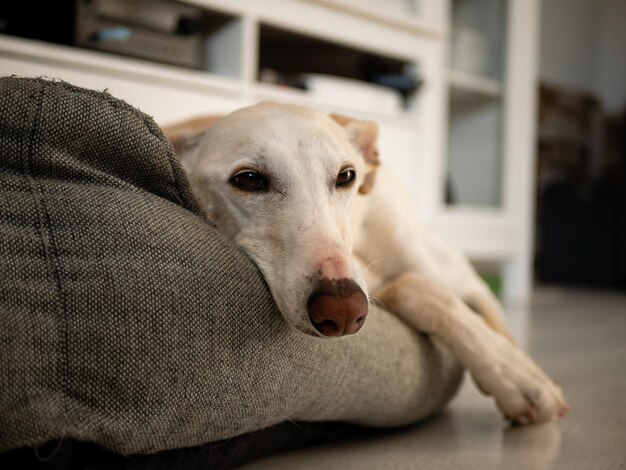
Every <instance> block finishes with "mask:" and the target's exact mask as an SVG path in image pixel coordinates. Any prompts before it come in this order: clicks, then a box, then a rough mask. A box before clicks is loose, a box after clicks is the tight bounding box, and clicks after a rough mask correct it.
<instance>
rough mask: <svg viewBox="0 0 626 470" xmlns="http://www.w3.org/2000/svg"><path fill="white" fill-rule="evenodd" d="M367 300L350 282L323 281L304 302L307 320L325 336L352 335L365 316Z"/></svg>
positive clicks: (363, 321)
mask: <svg viewBox="0 0 626 470" xmlns="http://www.w3.org/2000/svg"><path fill="white" fill-rule="evenodd" d="M367 307H368V304H367V297H366V296H365V294H364V293H363V291H362V290H361V288H360V287H359V286H358V284H357V283H356V282H354V281H353V280H352V279H337V280H329V279H322V280H320V281H319V282H318V284H317V285H316V286H315V289H313V292H312V294H311V295H310V296H309V300H308V301H307V311H308V313H309V319H310V320H311V323H312V324H313V326H314V327H315V329H316V330H317V331H319V332H320V333H321V334H322V335H324V336H345V335H352V334H354V333H356V332H357V331H359V330H360V329H361V327H362V326H363V323H365V317H366V316H367Z"/></svg>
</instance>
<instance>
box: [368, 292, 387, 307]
mask: <svg viewBox="0 0 626 470" xmlns="http://www.w3.org/2000/svg"><path fill="white" fill-rule="evenodd" d="M367 302H368V303H369V304H371V305H373V306H374V307H379V308H385V305H384V304H383V303H382V302H381V301H380V299H377V298H376V297H373V296H371V295H370V296H368V298H367Z"/></svg>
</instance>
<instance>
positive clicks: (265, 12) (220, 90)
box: [0, 0, 538, 298]
mask: <svg viewBox="0 0 626 470" xmlns="http://www.w3.org/2000/svg"><path fill="white" fill-rule="evenodd" d="M184 1H185V3H189V4H191V5H194V6H200V7H202V8H203V9H205V10H206V12H207V14H208V15H212V14H214V15H215V16H216V18H218V19H219V24H220V25H221V26H220V27H219V28H217V29H216V30H215V31H212V33H211V34H210V36H209V37H208V38H207V50H208V54H209V56H210V60H208V61H207V68H208V70H206V71H199V70H191V69H185V68H180V67H176V66H170V65H164V64H158V63H154V62H148V61H145V60H140V59H134V58H129V57H122V56H118V55H113V54H110V53H105V52H99V51H95V50H90V49H81V48H75V47H70V46H62V45H58V44H51V43H45V42H41V41H35V40H30V39H23V38H17V37H10V36H2V35H0V73H1V74H2V75H10V74H15V75H21V76H42V75H45V76H49V77H54V78H59V79H62V80H66V81H68V82H71V83H74V84H76V85H79V86H84V87H87V88H93V89H99V90H104V89H107V90H109V92H110V93H111V94H113V95H114V96H117V97H119V98H122V99H124V100H126V101H128V102H129V103H131V104H133V105H134V106H137V107H138V108H140V109H142V110H143V111H144V112H146V113H148V114H149V115H152V116H153V117H154V118H155V120H156V121H157V122H158V123H160V124H168V123H171V122H175V121H177V120H180V119H183V118H187V117H192V116H198V115H202V114H208V113H217V112H229V111H232V110H234V109H237V108H239V107H241V106H245V105H248V104H252V103H255V102H257V101H261V100H266V99H271V100H279V101H286V102H295V103H300V104H304V105H309V106H314V107H317V108H319V109H322V110H325V111H329V112H330V111H334V112H340V113H343V114H349V115H353V116H354V117H357V118H362V119H371V120H374V121H376V122H378V123H379V126H380V128H381V154H382V158H383V159H384V161H385V162H386V164H388V165H389V166H391V167H392V168H393V169H394V170H396V172H397V173H398V174H399V175H400V176H401V177H402V178H403V179H404V181H405V183H406V184H407V185H408V187H409V188H410V191H411V194H412V195H413V197H414V200H415V202H416V205H417V207H418V211H419V213H420V214H421V216H422V217H423V218H424V220H425V221H426V223H428V224H429V225H431V226H433V227H434V228H435V230H437V231H439V232H441V233H442V234H443V236H444V237H446V238H448V239H449V240H450V241H451V242H452V243H454V244H457V245H458V246H459V247H461V248H462V249H463V250H465V251H466V252H467V253H469V255H470V256H471V257H472V258H473V259H475V260H477V261H489V262H493V263H497V264H501V265H502V266H504V267H505V273H506V281H505V282H506V286H507V291H508V293H509V294H510V297H511V298H513V297H515V298H523V297H525V296H526V295H527V293H528V287H529V284H528V276H529V271H528V269H529V266H528V263H529V260H530V220H531V219H530V216H531V213H530V206H529V202H530V188H531V175H532V172H531V168H532V167H531V155H532V142H533V131H534V129H533V127H532V122H533V119H532V118H533V113H534V106H533V104H531V103H532V102H533V97H534V90H533V78H534V75H533V73H534V61H535V52H534V49H533V48H534V43H532V40H533V39H532V38H534V36H533V35H532V32H533V31H534V30H535V29H536V18H535V15H536V11H537V6H536V5H537V1H538V0H508V2H507V4H508V6H507V11H508V17H509V21H508V26H507V40H506V55H505V56H506V57H507V60H506V70H507V73H506V76H505V77H497V76H480V75H477V74H472V73H467V72H463V71H459V70H450V68H449V65H448V59H447V57H448V49H449V39H450V34H449V31H450V30H451V26H450V24H451V22H450V12H451V11H453V10H454V8H455V4H456V3H457V1H455V2H449V1H447V0H393V1H391V2H388V1H385V0H367V1H361V0H184ZM489 1H491V0H489ZM503 1H505V0H503ZM458 2H464V3H468V4H469V3H472V2H478V3H479V4H484V3H485V2H488V0H458ZM479 6H480V7H484V5H479ZM468 11H470V13H471V9H470V10H468ZM513 16H515V18H516V21H515V22H512V21H511V18H512V17H513ZM529 32H530V34H529ZM528 38H530V42H529V39H528ZM283 44H285V45H287V46H288V45H290V44H291V45H293V44H298V48H307V51H309V52H307V54H304V53H302V54H297V52H298V51H299V50H304V49H295V52H294V49H293V48H292V49H291V50H290V49H289V48H287V49H284V50H283V51H282V52H281V48H282V46H283ZM318 46H319V47H321V46H324V47H326V48H327V49H325V51H326V52H325V53H326V54H329V56H328V58H327V59H326V62H329V63H333V57H332V56H333V54H341V57H339V56H337V57H335V59H336V60H335V61H334V62H337V63H339V64H340V65H341V64H342V63H347V62H350V60H352V59H355V58H358V57H361V58H362V57H373V58H376V59H377V60H383V61H387V62H388V63H391V64H407V65H409V66H416V67H417V69H418V70H419V73H420V75H421V77H422V78H423V80H424V86H423V87H422V89H421V90H420V91H419V93H418V94H417V96H416V97H415V98H413V99H411V100H409V102H408V105H407V106H406V107H405V108H404V109H399V110H398V111H395V112H394V111H381V110H377V109H371V107H367V106H361V105H360V104H359V103H355V102H354V100H351V101H349V100H341V99H337V100H334V101H333V102H329V101H328V100H323V99H318V98H316V97H315V96H312V95H310V94H309V93H307V92H305V91H303V90H298V89H292V88H285V87H281V86H276V85H271V84H268V83H262V82H260V81H259V77H260V74H261V68H262V67H264V66H265V65H267V64H275V63H277V62H278V63H280V61H281V60H283V62H284V57H281V53H282V54H283V55H286V57H287V59H288V60H289V61H291V59H295V58H298V59H299V61H300V62H297V61H295V60H294V61H293V62H294V63H296V62H297V63H298V64H299V65H300V66H301V67H302V68H306V67H309V66H311V64H312V63H313V62H312V61H309V62H308V63H307V62H306V59H307V57H308V56H311V57H312V53H311V52H310V51H314V50H315V48H316V47H318ZM297 56H304V59H303V58H302V57H297ZM302 60H304V62H302ZM342 61H343V62H342ZM322 62H323V61H322ZM334 66H336V64H335V65H334ZM394 66H395V65H394ZM313 68H315V67H313ZM301 71H302V72H310V71H313V72H320V70H301ZM322 72H323V71H322ZM509 90H515V93H509ZM449 99H450V100H452V101H454V102H455V103H457V104H459V103H460V104H461V105H462V106H465V107H467V108H470V109H471V108H472V107H474V108H476V107H479V108H480V107H484V106H489V103H490V102H492V103H504V102H506V105H505V106H502V107H501V113H502V114H501V118H502V119H501V121H502V123H503V124H502V129H501V131H500V132H499V133H497V134H496V133H494V134H493V135H492V136H486V135H482V136H481V135H476V138H477V139H482V138H487V137H488V138H493V139H500V141H501V145H502V155H504V156H503V158H502V159H501V162H502V165H501V167H500V168H501V174H502V178H501V183H500V184H499V186H500V187H501V188H505V189H503V190H502V193H501V195H500V196H501V202H502V204H501V205H500V206H497V207H494V206H489V205H487V206H484V207H483V206H472V207H465V206H463V205H459V206H450V205H448V204H446V202H445V198H444V194H445V175H446V173H447V168H448V165H447V161H448V160H447V157H446V155H447V148H448V143H449V142H450V140H449V139H448V136H449V131H450V130H451V129H453V127H454V125H453V121H454V120H455V119H456V118H457V117H458V115H455V113H450V112H449V107H448V104H449V101H448V100H449ZM485 103H487V104H485ZM449 117H450V120H449V119H448V118H449ZM512 129H515V130H516V131H515V133H513V132H512V131H511V130H512ZM522 200H527V201H528V203H523V202H521V201H522Z"/></svg>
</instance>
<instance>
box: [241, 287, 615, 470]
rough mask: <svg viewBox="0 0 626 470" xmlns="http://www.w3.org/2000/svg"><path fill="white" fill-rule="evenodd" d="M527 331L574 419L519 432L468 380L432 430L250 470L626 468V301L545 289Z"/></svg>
mask: <svg viewBox="0 0 626 470" xmlns="http://www.w3.org/2000/svg"><path fill="white" fill-rule="evenodd" d="M525 326H526V327H524V325H517V329H518V332H517V333H518V334H519V335H520V336H521V337H522V338H523V337H527V338H528V344H527V349H528V350H529V351H530V354H531V355H532V357H534V358H535V359H536V360H537V362H538V363H539V364H541V365H542V366H543V367H544V369H545V370H547V371H548V372H549V373H550V375H551V376H552V377H553V378H554V379H555V380H556V381H557V382H559V383H560V384H561V385H562V387H563V389H564V391H565V395H566V398H567V400H568V401H569V403H570V404H571V405H572V411H571V412H570V414H569V415H568V416H567V417H566V418H564V419H562V420H560V421H558V422H554V423H550V424H545V425H540V426H528V427H516V428H509V427H508V426H507V425H505V423H503V421H502V420H501V418H500V417H499V415H498V413H497V412H496V410H495V408H494V406H493V404H492V402H491V400H490V399H487V398H485V397H483V396H482V395H480V394H479V393H478V392H477V391H476V389H475V387H474V385H473V384H472V383H471V381H470V380H466V382H465V384H464V386H463V388H462V390H461V392H460V394H459V395H458V396H457V397H456V398H455V400H454V401H453V402H452V404H451V406H450V407H449V408H448V410H447V411H446V412H445V413H444V414H442V415H440V416H437V417H435V418H432V419H430V420H428V421H427V422H424V423H421V424H418V425H416V426H413V427H410V428H408V429H404V430H398V431H393V432H386V433H380V434H376V435H374V436H368V437H367V438H361V439H353V440H344V441H341V442H338V443H333V444H329V445H323V446H317V447H309V448H305V449H299V450H296V451H292V452H290V453H286V454H281V455H275V456H272V457H269V458H266V459H263V460H261V461H258V462H256V463H254V464H251V465H249V466H247V467H246V469H247V470H261V469H264V470H266V469H272V470H274V469H276V470H279V469H304V470H313V469H355V470H356V469H363V470H367V469H381V470H385V469H394V470H396V469H397V470H400V469H421V468H424V469H441V470H447V469H500V468H502V469H529V470H540V469H567V470H578V469H581V470H583V469H584V470H613V469H626V295H624V294H616V293H607V292H581V291H564V290H558V289H550V290H545V289H544V290H540V291H538V294H537V295H536V298H535V301H534V302H533V307H532V312H531V315H530V317H529V322H528V324H527V325H525Z"/></svg>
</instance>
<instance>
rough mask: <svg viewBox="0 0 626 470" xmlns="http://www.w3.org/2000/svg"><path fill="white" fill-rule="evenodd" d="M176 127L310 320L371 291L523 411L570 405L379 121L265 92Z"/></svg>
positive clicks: (350, 327)
mask: <svg viewBox="0 0 626 470" xmlns="http://www.w3.org/2000/svg"><path fill="white" fill-rule="evenodd" d="M207 128H210V129H209V130H208V132H206V134H205V135H204V137H202V138H201V139H200V140H199V141H198V139H197V136H198V135H199V133H203V131H204V130H206V129H207ZM165 133H166V135H168V137H169V138H170V140H171V141H172V143H173V144H174V146H175V148H177V151H178V152H179V155H181V157H182V160H183V163H184V166H185V168H186V170H187V172H188V175H189V179H190V181H191V185H192V188H193V189H194V192H195V194H196V196H197V198H198V200H199V202H200V204H201V206H202V207H203V208H204V210H205V211H206V213H207V214H208V217H209V218H210V219H211V220H212V221H213V222H214V223H215V225H216V227H217V228H218V230H219V231H220V232H221V233H223V234H224V235H225V236H227V237H229V238H230V239H232V240H233V241H234V242H235V243H236V244H237V245H238V246H240V247H241V248H242V249H243V250H244V251H245V252H246V253H247V254H248V256H249V257H250V258H251V259H252V260H253V261H254V262H255V263H256V264H257V266H258V267H259V269H260V270H261V272H262V273H263V275H264V277H265V279H266V281H267V283H268V285H269V287H270V289H271V291H272V294H273V297H274V299H275V301H276V304H277V305H278V307H279V309H280V311H281V312H282V314H283V316H284V317H285V320H286V321H287V322H288V323H289V324H290V325H292V326H293V327H294V328H295V329H296V330H298V331H300V332H303V333H305V334H308V335H314V336H318V337H334V336H344V335H350V334H353V333H356V332H357V331H358V330H359V329H360V328H361V326H362V325H363V323H364V321H365V318H366V316H367V312H368V292H371V293H373V298H375V299H377V300H380V301H381V302H382V303H383V304H384V306H385V307H386V308H387V309H388V310H390V311H392V312H394V313H395V314H397V315H399V316H401V317H402V318H403V319H404V320H405V321H406V322H407V323H409V324H410V325H412V326H413V327H414V328H415V329H417V330H418V331H422V332H425V333H428V334H430V335H432V336H433V337H435V338H437V339H438V340H439V341H441V342H442V343H444V344H445V345H446V346H447V347H448V348H449V349H450V350H451V351H452V352H453V353H454V354H455V356H456V357H457V359H458V360H459V361H460V362H461V363H462V364H463V365H464V366H465V367H466V368H467V369H468V370H469V371H470V373H471V374H472V376H473V378H474V380H475V381H476V383H477V384H478V386H479V387H480V388H481V389H482V390H483V391H484V392H485V393H488V394H491V395H493V396H494V397H495V399H496V402H497V404H498V406H499V407H500V409H501V410H502V412H503V413H504V415H505V416H506V417H508V418H509V419H511V420H513V421H516V422H520V423H530V422H543V421H549V420H551V419H553V418H555V417H556V416H562V415H564V414H565V413H567V411H568V409H569V407H568V405H567V404H566V403H565V401H564V399H563V396H562V394H561V391H560V389H559V387H558V386H556V385H555V384H554V383H553V382H552V381H551V380H550V379H549V378H548V377H547V376H546V375H545V374H544V372H543V371H542V370H541V369H540V368H539V367H538V366H537V365H536V364H535V363H534V362H532V360H531V359H530V358H528V357H527V356H526V355H525V353H524V352H523V351H522V350H521V349H519V348H518V347H517V346H515V345H514V343H513V341H512V340H511V337H510V335H509V333H508V331H507V329H506V326H505V324H504V321H503V316H502V313H501V309H500V307H499V303H498V301H497V300H496V299H495V297H494V296H493V295H492V294H491V292H490V291H489V289H488V288H487V287H486V285H485V284H484V283H483V282H482V281H481V279H480V278H479V277H478V275H477V274H476V272H475V271H474V270H473V268H472V267H471V265H470V263H469V262H468V260H467V259H466V258H465V257H464V256H463V255H462V254H461V253H460V252H458V251H456V250H454V249H453V248H452V247H450V246H449V245H447V244H445V243H444V242H443V241H442V240H440V239H438V238H437V237H436V236H435V235H434V234H432V233H430V232H428V231H427V230H425V229H424V227H422V226H421V225H420V224H419V223H418V219H417V217H416V214H415V211H414V209H413V207H412V205H411V201H410V197H409V196H408V194H407V193H406V192H405V190H404V189H403V188H402V185H401V184H400V183H399V181H398V180H397V179H395V178H394V177H393V175H391V173H390V172H388V171H387V170H386V169H385V168H383V167H382V166H381V165H380V161H379V158H378V149H377V134H378V131H377V127H376V125H375V124H374V123H371V122H366V121H357V120H354V119H350V118H347V117H344V116H336V115H332V116H328V115H326V114H324V113H322V112H319V111H316V110H312V109H309V108H304V107H300V106H293V105H282V104H275V103H261V104H258V105H256V106H251V107H247V108H243V109H240V110H238V111H236V112H234V113H232V114H229V115H227V116H225V117H223V118H222V117H221V116H220V117H216V116H212V117H209V118H202V119H196V120H192V121H187V122H185V123H181V124H179V125H176V126H172V127H170V128H166V129H165ZM196 143H197V145H195V144H196ZM470 307H471V308H470ZM477 314H478V315H477Z"/></svg>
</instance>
